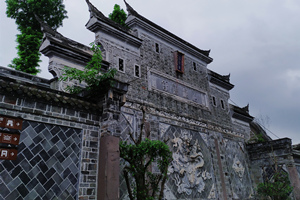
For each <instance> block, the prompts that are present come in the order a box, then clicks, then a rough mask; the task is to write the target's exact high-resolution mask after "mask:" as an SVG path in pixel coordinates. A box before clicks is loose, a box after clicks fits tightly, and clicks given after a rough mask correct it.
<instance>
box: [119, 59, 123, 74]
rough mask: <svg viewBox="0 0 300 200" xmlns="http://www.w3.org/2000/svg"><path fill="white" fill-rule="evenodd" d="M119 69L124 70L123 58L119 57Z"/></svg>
mask: <svg viewBox="0 0 300 200" xmlns="http://www.w3.org/2000/svg"><path fill="white" fill-rule="evenodd" d="M119 71H122V72H124V60H123V59H122V58H119Z"/></svg>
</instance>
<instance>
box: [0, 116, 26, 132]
mask: <svg viewBox="0 0 300 200" xmlns="http://www.w3.org/2000/svg"><path fill="white" fill-rule="evenodd" d="M22 124H23V120H22V119H21V118H12V117H6V116H0V127H2V128H11V129H17V130H22Z"/></svg>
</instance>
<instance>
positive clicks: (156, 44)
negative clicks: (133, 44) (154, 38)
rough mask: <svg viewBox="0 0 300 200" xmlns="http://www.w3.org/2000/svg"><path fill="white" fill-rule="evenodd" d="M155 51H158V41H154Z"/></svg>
mask: <svg viewBox="0 0 300 200" xmlns="http://www.w3.org/2000/svg"><path fill="white" fill-rule="evenodd" d="M155 51H156V53H159V44H158V43H155Z"/></svg>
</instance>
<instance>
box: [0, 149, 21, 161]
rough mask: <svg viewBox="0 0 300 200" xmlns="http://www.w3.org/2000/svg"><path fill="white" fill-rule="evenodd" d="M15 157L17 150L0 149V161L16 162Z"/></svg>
mask: <svg viewBox="0 0 300 200" xmlns="http://www.w3.org/2000/svg"><path fill="white" fill-rule="evenodd" d="M17 155H18V150H17V149H0V159H2V160H16V159H17Z"/></svg>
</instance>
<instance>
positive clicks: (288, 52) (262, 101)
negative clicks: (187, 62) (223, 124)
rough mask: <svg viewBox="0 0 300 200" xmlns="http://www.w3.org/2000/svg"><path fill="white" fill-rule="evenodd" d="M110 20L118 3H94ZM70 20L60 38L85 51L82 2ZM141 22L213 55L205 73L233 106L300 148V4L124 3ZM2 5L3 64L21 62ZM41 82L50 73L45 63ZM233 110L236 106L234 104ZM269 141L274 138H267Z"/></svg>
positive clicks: (290, 0) (71, 7) (71, 9)
mask: <svg viewBox="0 0 300 200" xmlns="http://www.w3.org/2000/svg"><path fill="white" fill-rule="evenodd" d="M90 1H91V2H92V3H93V4H94V5H95V6H96V7H97V8H98V9H99V10H100V11H102V12H103V13H104V14H105V15H108V14H109V13H111V12H112V10H113V6H114V4H115V3H117V4H119V5H120V6H121V7H122V8H124V10H125V5H124V3H123V1H121V0H115V1H112V0H90ZM64 2H65V5H66V10H67V11H68V17H69V18H68V19H66V20H64V22H63V24H64V26H63V27H61V28H59V29H58V31H59V32H60V33H62V34H63V35H64V36H66V37H69V38H71V39H73V40H76V41H78V42H81V43H83V44H86V45H88V44H89V43H90V42H92V41H93V40H94V35H93V33H92V32H90V31H89V30H87V29H86V28H85V24H86V23H87V21H88V19H89V12H88V8H87V5H86V3H85V1H84V0H65V1H64ZM127 2H128V3H129V4H130V5H131V6H132V7H133V8H134V9H135V10H136V11H137V12H138V13H139V14H141V15H143V16H144V17H146V18H148V19H149V20H151V21H153V22H154V23H156V24H158V25H160V26H162V27H163V28H165V29H167V30H168V31H170V32H172V33H174V34H175V35H177V36H179V37H182V38H183V39H184V40H186V41H188V42H190V43H192V44H194V45H195V46H197V47H199V48H200V49H211V54H210V56H211V57H212V58H213V59H214V61H213V62H212V63H211V64H209V65H208V68H209V69H211V70H214V71H215V72H217V73H220V74H224V75H225V74H228V73H230V74H231V83H232V84H234V85H235V87H234V88H233V89H232V90H231V100H232V101H233V102H235V103H236V104H237V105H238V106H240V107H243V106H246V105H247V104H248V103H249V104H250V114H251V115H252V116H255V117H258V118H259V119H263V120H262V121H264V125H265V126H266V127H267V128H268V129H269V130H271V131H272V133H274V134H276V135H277V136H279V137H280V138H283V137H289V138H292V140H293V144H296V143H300V137H299V134H300V105H299V104H300V1H299V0H184V1H183V0H151V1H141V0H127ZM5 9H6V4H5V3H4V1H0V65H1V66H7V65H8V64H9V63H10V62H11V60H12V59H13V58H14V57H16V49H15V47H16V45H17V44H16V42H15V39H16V36H15V35H16V34H17V29H16V25H15V21H14V20H12V19H9V18H7V17H6V15H5ZM42 60H43V62H42V63H41V69H42V73H41V74H40V76H43V77H46V78H52V77H51V74H49V73H48V70H47V67H48V58H46V57H42ZM230 103H232V102H230ZM268 133H269V135H270V136H271V137H272V138H274V139H276V137H275V136H273V135H272V134H271V133H270V132H268Z"/></svg>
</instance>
